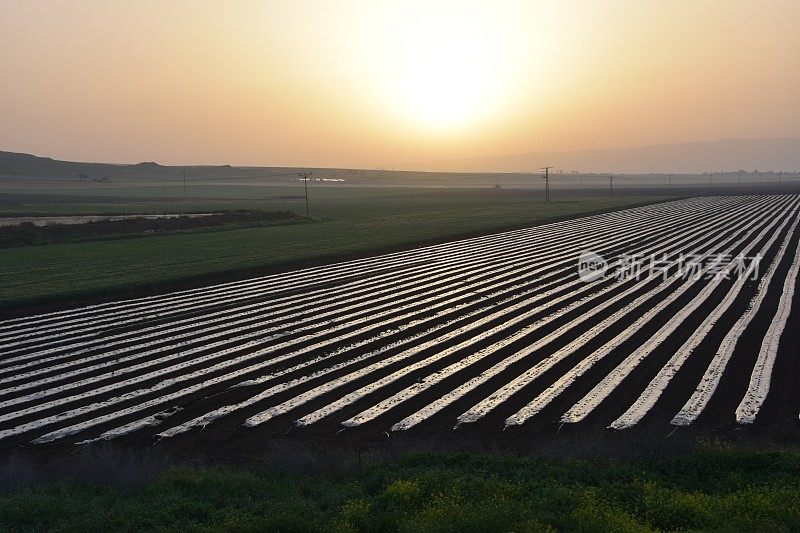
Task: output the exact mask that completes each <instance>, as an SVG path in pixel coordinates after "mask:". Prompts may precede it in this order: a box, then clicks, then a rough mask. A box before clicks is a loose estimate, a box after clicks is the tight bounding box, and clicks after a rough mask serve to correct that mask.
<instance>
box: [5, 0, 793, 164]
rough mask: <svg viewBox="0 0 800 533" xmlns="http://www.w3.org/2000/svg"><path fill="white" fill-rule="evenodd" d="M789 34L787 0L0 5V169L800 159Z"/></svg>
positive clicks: (86, 0) (94, 0)
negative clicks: (29, 161)
mask: <svg viewBox="0 0 800 533" xmlns="http://www.w3.org/2000/svg"><path fill="white" fill-rule="evenodd" d="M676 6H677V7H676ZM798 21H800V2H796V1H794V0H773V1H770V2H767V3H764V2H756V1H752V0H736V1H730V2H729V1H723V0H708V1H704V2H691V3H690V2H679V3H676V2H666V1H659V2H648V3H643V2H637V1H635V0H619V1H617V2H614V3H613V4H605V5H600V4H599V3H590V2H583V1H577V0H575V1H568V2H563V3H559V4H558V5H550V4H545V3H531V2H522V1H509V2H502V3H499V4H498V3H490V2H455V1H447V2H434V3H433V4H431V3H428V2H422V1H416V2H386V3H380V4H377V3H373V2H367V1H355V0H354V1H347V2H340V3H335V4H334V3H327V2H323V1H301V2H288V1H273V2H256V1H250V0H241V1H237V2H232V3H229V4H226V5H225V7H222V6H221V5H220V4H217V3H215V2H211V1H199V2H189V1H188V0H180V1H175V2H170V3H162V2H157V1H155V0H145V1H142V2H136V3H130V4H127V3H126V4H117V3H114V5H113V7H112V6H110V5H109V4H108V3H106V2H102V1H100V0H81V1H76V2H70V3H61V2H48V1H44V0H33V1H30V2H25V3H20V2H11V1H3V0H0V45H2V46H3V49H4V50H5V51H6V53H4V54H3V55H2V56H0V72H2V73H3V78H4V82H3V84H0V116H2V117H3V126H2V128H0V150H8V151H14V152H26V153H33V154H36V155H42V156H47V157H53V158H57V159H64V160H72V161H106V162H137V161H153V160H155V161H158V162H160V163H164V164H201V163H202V164H232V165H263V166H282V165H283V166H290V165H291V166H325V167H362V168H371V167H376V166H397V167H398V168H404V167H406V168H410V167H414V166H419V165H420V164H423V163H425V162H436V161H442V160H470V159H475V158H493V157H496V156H504V155H506V154H530V153H554V152H563V151H569V150H592V149H604V150H613V149H620V148H629V147H641V146H649V145H669V144H675V143H687V142H697V141H704V142H705V141H714V140H717V139H730V138H737V139H759V138H797V137H800V54H798V53H797V50H800V32H797V31H796V24H797V22H798ZM475 170H480V169H479V168H475Z"/></svg>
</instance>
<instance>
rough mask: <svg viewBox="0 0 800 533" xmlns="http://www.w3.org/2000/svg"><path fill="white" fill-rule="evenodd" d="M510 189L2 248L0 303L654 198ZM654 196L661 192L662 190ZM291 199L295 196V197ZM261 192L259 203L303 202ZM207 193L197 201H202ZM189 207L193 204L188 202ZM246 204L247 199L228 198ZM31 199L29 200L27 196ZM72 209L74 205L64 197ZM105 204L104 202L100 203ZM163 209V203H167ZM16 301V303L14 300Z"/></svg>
mask: <svg viewBox="0 0 800 533" xmlns="http://www.w3.org/2000/svg"><path fill="white" fill-rule="evenodd" d="M655 200H656V199H654V198H649V197H634V198H596V197H595V198H592V197H589V198H573V199H559V200H557V201H553V202H550V203H545V202H543V201H542V200H541V199H540V198H537V197H533V196H526V195H524V194H520V193H519V192H515V191H502V192H493V191H488V190H482V191H445V192H440V191H422V192H421V191H417V190H412V191H405V190H402V191H398V190H396V189H395V190H391V189H381V190H378V191H369V192H367V193H365V192H362V191H358V190H354V191H349V192H348V194H344V193H343V192H341V191H335V192H331V193H330V194H329V195H328V196H324V195H323V194H322V192H321V191H318V192H317V197H316V198H315V199H314V203H313V204H312V206H313V209H314V211H312V214H313V215H314V219H313V220H312V221H311V222H308V223H303V224H291V225H273V226H268V227H249V228H240V229H231V230H226V231H208V232H197V231H193V232H189V233H179V234H172V235H153V236H147V237H135V238H126V239H119V238H115V239H113V240H99V241H98V240H92V241H90V242H68V243H58V244H48V245H42V246H20V247H16V248H11V249H6V250H3V259H4V260H3V261H2V262H0V277H2V279H3V283H2V285H0V309H3V308H5V309H9V308H21V307H23V306H35V305H39V304H42V303H59V302H70V303H74V301H75V299H77V298H96V297H97V298H99V297H112V296H125V295H129V294H137V293H140V292H141V291H142V290H146V291H153V290H164V289H169V288H175V287H177V286H186V285H189V284H203V283H209V282H213V281H217V280H222V279H234V278H236V277H241V276H244V275H249V274H257V273H264V272H273V271H280V270H287V269H291V268H298V267H302V266H308V265H315V264H322V263H326V262H332V261H336V260H343V259H348V258H353V257H361V256H367V255H371V254H376V253H380V252H386V251H392V250H399V249H407V248H411V247H414V246H418V245H421V244H427V243H435V242H442V241H446V240H450V239H454V238H459V237H466V236H472V235H479V234H486V233H489V232H493V231H500V230H505V229H512V228H519V227H525V226H531V225H535V224H541V223H546V222H550V221H554V220H561V219H565V218H570V217H576V216H582V215H587V214H591V213H598V212H604V211H609V210H613V209H621V208H626V207H630V206H634V205H642V204H645V203H650V202H652V201H655ZM659 200H663V198H660V199H659ZM295 204H296V205H295ZM295 204H285V203H282V204H280V206H279V209H278V208H275V207H276V206H273V205H272V204H270V203H269V202H264V203H263V205H262V206H261V209H264V210H272V209H273V208H275V210H276V211H277V210H289V209H291V210H292V211H294V212H296V213H302V212H303V207H304V206H303V205H302V204H301V203H297V202H295ZM213 205H214V204H213V203H203V204H202V207H204V208H206V209H208V208H209V207H213ZM192 207H194V208H197V207H200V205H198V206H194V205H192ZM236 207H237V208H239V207H248V208H252V204H245V205H238V204H237V205H236ZM25 208H26V209H30V207H29V206H25ZM70 210H72V211H74V207H70ZM101 210H103V211H109V210H111V209H110V206H107V205H104V206H103V207H102V209H101ZM166 210H167V212H169V211H170V210H169V208H168V207H167V208H166ZM18 311H19V309H18Z"/></svg>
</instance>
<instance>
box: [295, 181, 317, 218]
mask: <svg viewBox="0 0 800 533" xmlns="http://www.w3.org/2000/svg"><path fill="white" fill-rule="evenodd" d="M312 174H313V172H298V173H297V175H298V176H300V177H301V178H303V186H304V187H305V191H306V220H309V217H308V177H309V176H310V175H312Z"/></svg>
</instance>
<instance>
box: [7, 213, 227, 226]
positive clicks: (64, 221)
mask: <svg viewBox="0 0 800 533" xmlns="http://www.w3.org/2000/svg"><path fill="white" fill-rule="evenodd" d="M213 214H214V213H191V214H186V213H167V214H160V215H75V216H60V217H0V227H4V226H18V225H20V224H24V223H26V222H32V223H33V224H34V225H36V226H48V225H51V224H61V225H70V224H86V223H87V222H99V221H107V220H127V219H129V218H147V219H151V220H153V219H159V218H177V217H191V218H196V217H206V216H209V215H213Z"/></svg>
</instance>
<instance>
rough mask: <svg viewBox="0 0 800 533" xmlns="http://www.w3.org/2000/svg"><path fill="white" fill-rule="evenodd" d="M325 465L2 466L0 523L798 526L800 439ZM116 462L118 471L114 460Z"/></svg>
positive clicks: (288, 527)
mask: <svg viewBox="0 0 800 533" xmlns="http://www.w3.org/2000/svg"><path fill="white" fill-rule="evenodd" d="M328 465H329V466H328V467H327V468H326V469H325V470H317V471H314V468H310V469H309V468H308V466H307V465H306V466H305V467H304V466H302V465H300V466H299V467H298V466H297V465H294V466H292V467H288V466H284V467H281V468H276V467H275V466H271V467H267V466H265V465H257V464H254V465H246V466H238V467H232V466H229V467H219V468H207V467H195V468H186V467H178V468H172V469H169V470H167V471H165V472H162V473H160V474H156V477H155V479H151V480H140V481H138V482H135V483H134V484H133V485H128V486H120V484H119V481H117V483H112V484H111V485H109V484H106V483H98V482H97V481H94V482H91V481H87V480H84V481H79V480H76V479H75V478H72V479H71V480H70V479H66V480H65V479H61V480H52V481H49V482H48V481H39V482H36V483H33V484H31V483H27V484H26V483H25V482H24V481H20V480H19V478H14V476H13V474H14V472H13V469H11V470H9V471H7V474H6V477H7V478H8V479H7V483H6V491H7V492H6V493H5V494H0V528H2V529H4V530H7V531H42V530H52V531H108V530H114V531H140V530H148V531H150V530H181V531H187V530H190V531H409V532H411V531H487V532H488V531H552V530H566V531H654V530H716V531H797V530H798V529H800V455H799V454H798V453H797V452H789V451H784V452H744V451H725V450H719V449H707V450H700V451H696V452H693V453H691V454H688V455H684V456H681V457H678V458H671V459H670V458H662V459H646V460H644V459H643V460H631V461H626V462H617V461H612V460H600V459H531V458H514V457H503V456H475V455H442V454H425V455H411V456H407V457H405V458H404V459H401V460H399V461H391V462H376V463H370V462H369V461H368V460H365V461H364V463H363V464H361V465H359V464H358V463H354V462H353V461H352V460H351V461H349V462H348V461H343V460H340V461H334V462H329V463H328ZM129 468H133V467H132V466H129ZM304 470H305V473H304V472H303V471H304ZM309 470H310V471H309ZM115 475H116V477H117V478H118V479H119V478H122V477H123V476H122V475H120V472H118V473H117V474H115ZM22 477H24V476H22ZM15 480H16V481H17V483H16V486H12V485H14V481H15ZM9 483H10V484H9Z"/></svg>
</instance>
